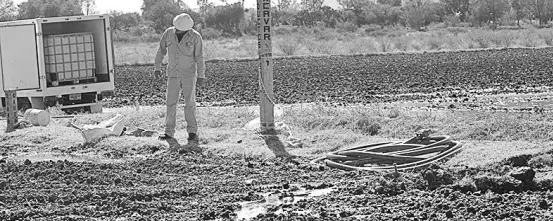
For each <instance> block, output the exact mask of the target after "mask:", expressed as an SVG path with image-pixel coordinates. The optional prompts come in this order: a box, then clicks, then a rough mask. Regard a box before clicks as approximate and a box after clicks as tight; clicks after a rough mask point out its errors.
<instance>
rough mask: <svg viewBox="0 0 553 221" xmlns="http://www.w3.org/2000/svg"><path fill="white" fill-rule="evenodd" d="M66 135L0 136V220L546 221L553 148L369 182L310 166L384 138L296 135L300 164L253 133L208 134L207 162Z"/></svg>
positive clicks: (471, 150) (115, 140) (136, 142)
mask: <svg viewBox="0 0 553 221" xmlns="http://www.w3.org/2000/svg"><path fill="white" fill-rule="evenodd" d="M217 110H218V109H217V108H214V109H210V110H209V111H212V113H211V114H212V115H213V116H216V115H217V114H214V113H216V112H217ZM110 111H117V109H116V110H108V111H107V112H108V113H109V112H110ZM200 111H202V110H200ZM204 111H205V110H204ZM219 111H222V112H228V110H226V109H223V108H221V109H219ZM95 116H96V117H101V116H100V115H95ZM90 118H94V117H90ZM104 118H106V117H104ZM89 121H90V119H89ZM76 122H79V121H78V120H77V121H76ZM4 124H5V123H4V121H2V125H1V126H0V130H2V131H3V130H4V128H3V127H4V126H5V125H4ZM66 124H67V119H53V120H52V122H51V124H50V125H49V126H48V127H31V128H25V129H21V130H17V131H16V132H13V133H9V134H6V133H2V134H0V146H1V148H0V154H1V155H0V220H241V219H247V220H552V219H553V210H552V205H551V204H552V203H553V193H551V190H552V188H553V171H552V169H551V166H552V159H551V153H552V150H553V148H552V147H553V145H552V144H553V143H551V142H542V141H539V142H531V141H515V142H505V141H474V140H463V141H462V142H463V143H464V144H465V146H464V149H463V150H462V151H461V152H460V153H459V154H457V155H456V156H454V157H453V158H451V159H449V160H448V161H445V162H439V163H437V164H436V165H433V166H431V167H429V168H421V169H418V170H413V171H405V172H397V173H396V172H387V173H376V172H358V171H341V170H337V169H332V168H328V167H325V166H323V165H312V164H310V163H309V162H310V161H311V160H312V159H315V158H316V157H319V156H323V155H324V154H326V153H327V152H328V151H329V150H335V149H336V148H337V149H340V148H346V147H351V146H353V145H357V144H361V143H372V142H378V141H383V140H390V139H391V138H386V137H379V136H362V137H361V138H359V139H356V142H354V143H345V144H341V145H338V146H337V147H334V148H331V149H325V148H324V147H321V146H318V144H317V143H318V141H317V138H316V136H317V137H320V136H321V134H317V133H318V132H317V131H314V130H311V131H307V132H303V133H298V134H295V136H297V137H300V138H303V139H302V140H303V141H304V143H305V145H304V148H294V149H290V148H289V149H288V151H289V152H290V153H292V154H294V155H296V156H298V157H297V158H295V159H294V160H284V159H276V158H274V157H272V155H271V152H270V151H269V150H268V149H267V148H266V146H265V144H264V142H263V140H262V139H261V138H260V137H258V136H257V135H256V134H255V133H253V132H251V131H244V130H238V129H233V128H227V129H224V130H213V129H206V132H205V135H204V137H203V138H202V139H201V140H200V141H201V142H200V143H201V146H202V147H203V148H204V149H205V150H204V153H202V154H177V153H173V152H170V151H168V146H167V144H166V143H163V142H161V141H157V140H156V139H155V138H137V137H110V138H106V139H104V140H102V141H100V142H97V143H94V144H86V145H84V144H82V143H83V138H82V137H80V135H79V133H78V132H77V131H76V130H75V129H72V128H69V127H67V126H66ZM333 133H342V134H343V136H359V135H354V134H352V132H351V131H345V132H344V131H338V130H337V131H334V132H333ZM310 134H311V135H310ZM313 134H317V135H313ZM310 136H311V137H310ZM177 138H179V139H180V140H185V138H186V137H185V134H184V132H183V131H179V132H178V133H177ZM396 140H397V139H396ZM307 141H310V142H307ZM319 141H320V142H323V141H322V140H319Z"/></svg>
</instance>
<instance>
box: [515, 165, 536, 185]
mask: <svg viewBox="0 0 553 221" xmlns="http://www.w3.org/2000/svg"><path fill="white" fill-rule="evenodd" d="M509 175H510V176H511V177H513V178H515V179H517V180H520V181H522V182H523V183H530V182H532V181H533V180H534V177H535V175H536V171H534V169H532V168H530V167H519V168H515V169H514V170H513V171H511V172H510V173H509Z"/></svg>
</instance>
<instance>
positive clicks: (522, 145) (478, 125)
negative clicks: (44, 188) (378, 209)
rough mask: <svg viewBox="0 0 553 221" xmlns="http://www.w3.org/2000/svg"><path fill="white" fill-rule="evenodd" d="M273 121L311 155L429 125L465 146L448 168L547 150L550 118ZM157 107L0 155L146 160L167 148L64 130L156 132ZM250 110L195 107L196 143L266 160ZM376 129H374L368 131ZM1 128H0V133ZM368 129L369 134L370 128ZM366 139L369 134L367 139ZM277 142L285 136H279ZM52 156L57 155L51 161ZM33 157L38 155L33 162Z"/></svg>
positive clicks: (313, 112)
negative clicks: (117, 124) (117, 126)
mask: <svg viewBox="0 0 553 221" xmlns="http://www.w3.org/2000/svg"><path fill="white" fill-rule="evenodd" d="M280 110H282V116H280V117H278V118H277V121H279V122H284V123H287V124H288V125H289V126H290V127H291V128H292V136H294V137H295V138H299V139H301V141H302V142H303V144H304V145H303V148H290V149H288V151H289V152H290V153H291V154H294V155H299V156H304V157H308V158H315V157H318V156H323V155H324V154H326V153H328V152H330V151H335V150H339V149H343V148H347V147H352V146H357V145H361V144H367V143H374V142H380V141H384V140H388V141H402V140H406V139H409V138H411V137H412V136H414V133H415V131H417V130H419V129H423V128H431V129H433V130H435V131H437V132H436V133H435V134H443V135H450V136H452V138H453V139H454V140H459V141H462V142H463V143H465V149H464V151H463V152H461V153H460V154H459V155H457V156H456V157H455V158H453V159H452V160H451V161H450V162H449V163H448V165H452V166H454V165H457V166H459V165H466V166H482V165H487V164H490V163H497V162H500V161H501V160H503V159H505V158H508V157H511V156H514V155H520V154H537V153H541V152H544V151H549V150H551V149H552V148H551V147H552V142H551V140H553V134H552V133H550V132H549V131H553V130H552V129H553V123H552V122H553V119H552V116H551V115H550V114H519V113H493V112H477V111H471V112H451V111H431V112H425V111H412V110H406V109H403V108H402V107H400V106H395V105H393V104H386V105H384V104H378V105H371V106H367V107H333V106H330V105H323V104H311V105H308V104H305V105H295V106H287V107H281V109H280ZM164 112H165V110H164V107H141V108H140V110H139V111H137V110H136V109H135V108H118V109H107V110H105V113H103V114H92V115H82V116H79V117H76V118H75V119H53V120H52V123H51V125H49V126H48V127H45V128H44V127H33V128H28V129H23V130H18V131H16V132H14V133H10V134H4V133H1V134H0V146H2V147H3V148H4V149H3V151H4V152H7V153H10V154H14V155H15V157H16V158H20V159H23V158H29V157H33V156H34V158H33V159H35V158H37V157H36V155H37V153H42V154H43V155H42V157H43V158H45V159H52V158H53V159H59V158H60V157H61V158H63V157H70V159H78V160H83V159H84V160H91V161H93V160H96V161H98V160H120V159H126V158H142V157H147V156H148V155H150V154H151V153H152V151H153V150H162V151H163V150H166V149H167V148H168V145H167V144H166V143H164V142H161V141H158V140H157V139H156V138H155V137H152V138H136V137H130V136H123V137H110V138H107V139H103V140H101V141H100V142H98V143H96V144H93V145H88V146H83V145H82V142H83V138H82V137H80V134H79V133H78V131H77V130H75V129H71V128H68V127H66V126H65V125H67V124H68V121H72V122H73V123H74V124H76V125H83V124H95V123H98V122H101V121H103V120H107V119H109V118H111V117H113V116H115V114H117V113H120V114H123V115H125V116H126V118H125V123H126V125H127V126H128V127H129V129H130V130H133V129H134V128H136V127H141V128H146V129H150V130H156V131H160V132H162V131H163V128H164V126H163V125H164V118H165V113H164ZM257 116H258V110H257V108H256V107H238V108H230V107H210V108H208V107H202V108H199V109H198V118H199V124H200V125H199V126H200V132H199V133H200V143H201V144H202V145H203V146H204V147H206V148H207V150H208V152H209V153H213V154H221V155H236V156H245V157H263V158H269V157H272V156H273V155H272V152H271V151H270V150H269V149H268V148H267V147H266V144H265V143H264V141H263V139H262V138H261V137H259V136H258V135H257V134H256V133H254V132H253V131H249V130H245V129H244V125H246V124H247V123H248V122H249V121H251V120H253V119H255V118H257ZM177 119H178V123H177V125H179V126H178V128H177V133H176V135H175V137H176V138H177V139H178V140H180V141H181V142H186V141H185V140H186V137H187V134H186V131H185V129H184V128H185V122H184V116H183V113H182V111H179V112H178V116H177ZM375 125H376V126H375ZM3 127H5V125H3V124H0V130H2V131H3V130H4V128H3ZM371 128H372V129H371ZM371 134H373V135H371ZM281 139H282V140H284V139H285V137H281ZM56 157H57V158H56ZM38 158H40V157H38Z"/></svg>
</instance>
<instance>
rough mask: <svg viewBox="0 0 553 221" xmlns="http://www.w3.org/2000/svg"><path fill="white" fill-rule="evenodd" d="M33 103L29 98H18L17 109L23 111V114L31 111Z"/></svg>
mask: <svg viewBox="0 0 553 221" xmlns="http://www.w3.org/2000/svg"><path fill="white" fill-rule="evenodd" d="M31 107H32V106H31V101H30V100H29V98H26V97H18V98H17V109H18V110H21V112H25V111H26V110H28V109H30V108H31Z"/></svg>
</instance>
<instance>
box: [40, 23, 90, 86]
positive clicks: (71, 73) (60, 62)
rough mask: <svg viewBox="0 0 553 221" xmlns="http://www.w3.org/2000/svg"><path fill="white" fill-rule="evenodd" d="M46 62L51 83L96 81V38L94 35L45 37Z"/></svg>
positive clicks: (75, 34) (74, 34) (77, 34)
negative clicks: (83, 80)
mask: <svg viewBox="0 0 553 221" xmlns="http://www.w3.org/2000/svg"><path fill="white" fill-rule="evenodd" d="M44 62H45V65H46V66H45V68H46V74H47V75H46V77H47V79H48V81H50V82H52V81H57V82H66V81H73V80H82V79H95V71H96V64H95V63H96V60H95V53H94V36H93V35H92V33H73V34H64V35H50V36H44Z"/></svg>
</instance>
